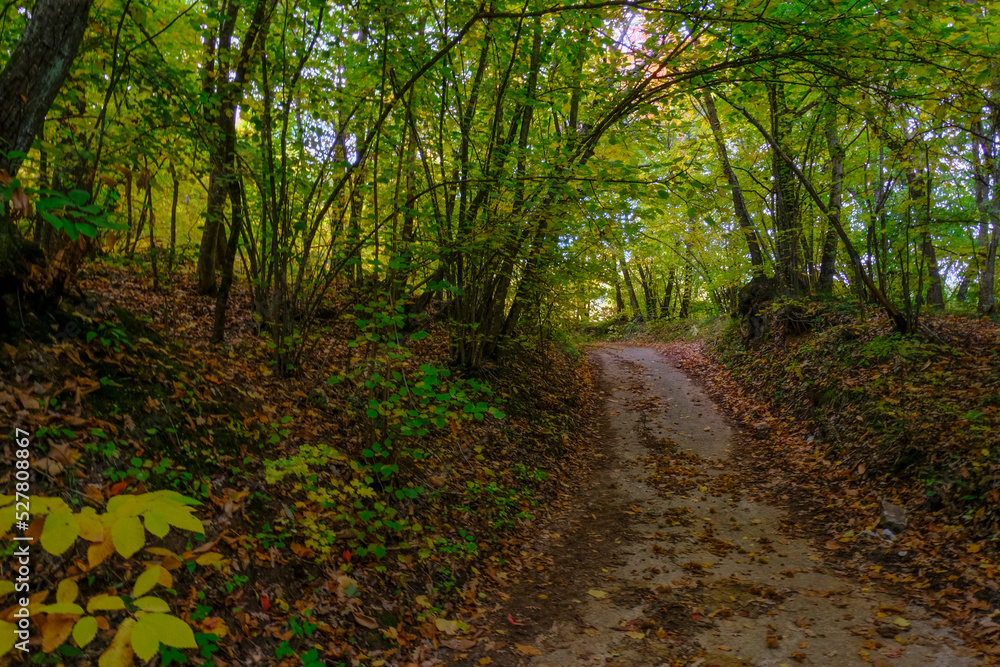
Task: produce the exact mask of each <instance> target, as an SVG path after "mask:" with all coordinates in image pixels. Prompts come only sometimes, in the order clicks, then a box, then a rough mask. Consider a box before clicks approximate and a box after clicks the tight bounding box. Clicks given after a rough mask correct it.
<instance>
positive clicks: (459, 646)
mask: <svg viewBox="0 0 1000 667" xmlns="http://www.w3.org/2000/svg"><path fill="white" fill-rule="evenodd" d="M444 645H445V646H447V647H448V648H451V649H455V650H456V651H468V650H469V649H470V648H472V647H473V646H475V645H476V640H475V639H466V638H463V639H457V638H456V639H449V640H448V641H446V642H444Z"/></svg>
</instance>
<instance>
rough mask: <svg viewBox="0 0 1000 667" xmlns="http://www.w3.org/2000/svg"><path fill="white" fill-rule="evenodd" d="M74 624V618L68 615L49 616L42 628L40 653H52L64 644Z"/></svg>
mask: <svg viewBox="0 0 1000 667" xmlns="http://www.w3.org/2000/svg"><path fill="white" fill-rule="evenodd" d="M80 611H81V612H82V611H83V610H82V609H81V610H80ZM75 624H76V617H75V616H72V615H70V614H49V616H48V618H46V619H45V625H44V626H42V653H52V651H55V650H56V649H57V648H59V647H60V646H62V645H63V644H65V643H66V640H67V639H69V634H70V633H71V632H73V626H74V625H75Z"/></svg>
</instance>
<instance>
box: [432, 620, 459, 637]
mask: <svg viewBox="0 0 1000 667" xmlns="http://www.w3.org/2000/svg"><path fill="white" fill-rule="evenodd" d="M434 625H435V626H436V627H437V629H438V630H440V631H441V632H443V633H445V634H449V635H457V634H458V632H459V631H460V630H462V629H464V627H465V624H464V623H462V622H461V621H449V620H448V619H445V618H435V619H434Z"/></svg>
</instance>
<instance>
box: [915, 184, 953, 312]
mask: <svg viewBox="0 0 1000 667" xmlns="http://www.w3.org/2000/svg"><path fill="white" fill-rule="evenodd" d="M925 174H926V172H916V171H914V170H913V169H907V170H906V186H907V193H908V195H909V199H910V201H909V204H910V218H911V220H913V221H914V223H915V226H916V228H917V232H918V234H919V235H920V237H921V243H920V251H921V253H922V254H923V257H924V261H925V262H926V264H927V277H928V285H927V299H926V303H927V305H928V306H930V307H931V308H932V309H934V310H936V311H942V310H944V289H943V287H942V283H941V271H940V269H939V268H938V263H937V254H936V253H935V251H934V241H933V239H932V238H931V233H930V226H929V225H930V201H929V197H930V189H929V187H928V184H927V183H926V181H925V180H924V179H925Z"/></svg>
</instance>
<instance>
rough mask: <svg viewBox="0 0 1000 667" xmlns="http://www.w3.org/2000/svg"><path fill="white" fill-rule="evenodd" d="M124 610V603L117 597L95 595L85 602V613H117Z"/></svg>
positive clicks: (103, 594)
mask: <svg viewBox="0 0 1000 667" xmlns="http://www.w3.org/2000/svg"><path fill="white" fill-rule="evenodd" d="M124 608H125V601H124V600H122V599H121V598H120V597H118V596H117V595H108V594H107V593H101V594H100V595H95V596H94V597H92V598H90V600H88V601H87V613H88V614H93V613H94V612H95V611H117V610H119V609H124Z"/></svg>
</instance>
